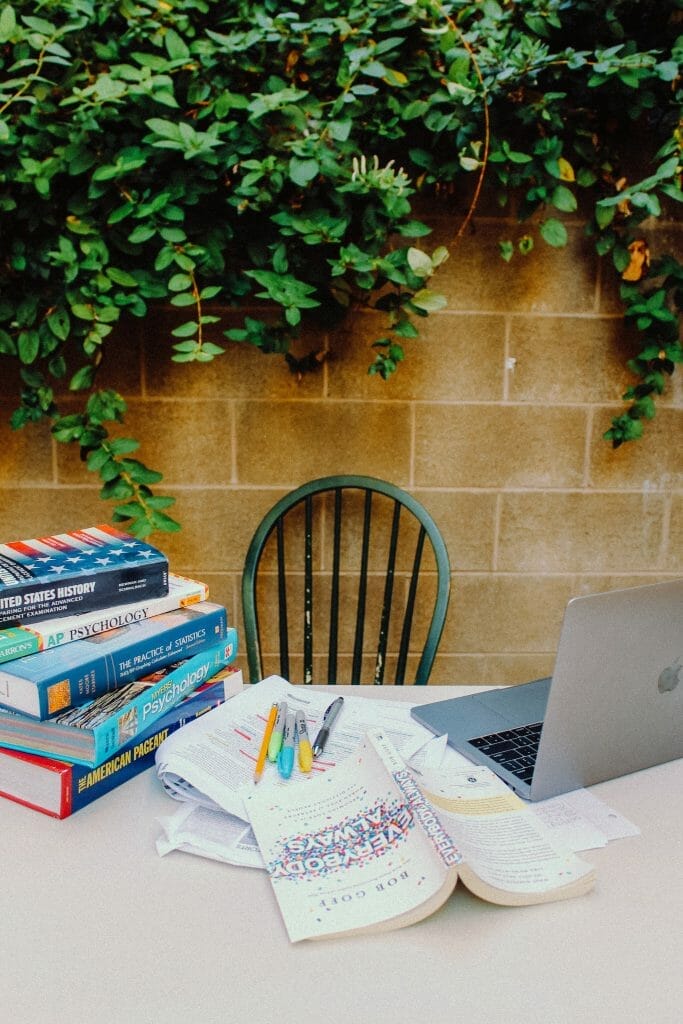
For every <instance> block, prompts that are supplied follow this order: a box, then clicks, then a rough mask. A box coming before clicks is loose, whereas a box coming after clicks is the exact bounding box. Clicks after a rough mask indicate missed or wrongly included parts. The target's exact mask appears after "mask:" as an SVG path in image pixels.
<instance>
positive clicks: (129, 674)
mask: <svg viewBox="0 0 683 1024" xmlns="http://www.w3.org/2000/svg"><path fill="white" fill-rule="evenodd" d="M201 607H202V608H205V609H206V611H205V612H204V613H203V614H201V615H197V616H196V617H195V613H194V612H193V613H192V615H193V617H192V618H190V619H182V621H180V622H177V621H173V624H172V625H171V624H169V625H168V626H167V627H164V626H163V623H164V620H163V618H161V619H158V620H155V621H158V623H159V629H158V630H156V631H153V632H151V633H147V634H146V635H143V636H141V637H139V638H138V639H136V638H135V631H133V632H132V633H131V638H132V640H131V642H129V643H123V642H122V643H121V645H120V646H117V647H116V648H115V649H113V650H112V649H109V650H107V651H104V652H98V645H97V643H92V644H90V643H87V642H83V643H82V644H80V645H79V646H80V647H81V648H82V649H83V653H84V657H83V659H81V658H80V657H79V659H78V661H77V663H75V664H64V663H62V664H60V663H59V662H58V661H57V660H56V659H55V661H54V664H53V659H52V657H51V656H50V655H49V654H46V653H45V652H43V653H42V654H40V655H38V658H39V660H40V661H41V663H42V661H43V660H44V658H47V661H46V665H45V668H46V669H47V671H48V672H49V674H47V675H42V676H41V677H38V676H35V677H33V678H27V677H26V675H24V671H23V666H22V664H21V663H20V664H19V666H18V668H17V669H15V668H14V667H13V666H12V665H11V664H10V666H9V668H5V669H3V670H1V671H0V704H1V705H2V706H3V707H6V708H9V709H10V710H11V711H20V712H21V713H22V714H24V715H28V716H29V717H32V718H37V719H39V720H40V721H44V720H45V719H49V718H54V717H55V715H58V714H59V713H60V712H61V711H63V710H64V709H65V708H68V707H74V706H78V705H80V704H84V703H86V701H89V700H93V699H94V698H95V697H99V696H102V694H104V693H108V692H109V691H110V690H114V689H117V688H119V687H121V686H123V685H124V684H125V683H127V682H131V681H133V680H135V679H139V678H140V677H141V676H143V675H145V674H147V673H148V672H152V671H154V669H157V668H163V667H164V665H170V664H171V663H172V662H173V661H176V660H177V659H178V657H188V656H189V655H191V654H195V653H199V652H200V651H202V650H205V649H206V648H207V647H210V646H211V645H212V644H215V643H216V642H217V641H218V640H219V639H221V638H223V637H224V636H225V634H226V630H227V615H226V611H225V608H223V607H222V606H221V605H211V606H207V605H203V606H201ZM172 617H173V616H172ZM173 618H174V619H175V617H173ZM27 690H28V691H29V693H28V694H27ZM27 697H32V698H33V699H32V700H31V705H32V706H29V703H28V700H27Z"/></svg>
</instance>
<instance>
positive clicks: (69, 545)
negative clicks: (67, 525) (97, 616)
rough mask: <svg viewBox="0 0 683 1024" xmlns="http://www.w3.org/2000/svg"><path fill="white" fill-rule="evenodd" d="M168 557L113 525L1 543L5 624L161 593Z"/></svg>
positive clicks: (1, 618)
mask: <svg viewBox="0 0 683 1024" xmlns="http://www.w3.org/2000/svg"><path fill="white" fill-rule="evenodd" d="M167 593H168V561H167V559H166V557H165V555H163V554H162V553H161V551H158V550H157V549H156V548H154V547H152V545H151V544H146V543H145V542H144V541H141V540H136V539H135V538H134V537H131V536H130V535H129V534H126V533H122V532H121V531H120V530H116V529H115V528H114V527H112V526H106V525H104V526H93V527H88V528H86V529H82V530H74V531H73V532H72V533H59V534H56V535H55V536H53V537H38V538H35V539H33V540H22V541H10V542H7V543H5V544H0V624H2V623H6V622H14V623H26V622H32V621H38V620H40V619H47V618H50V617H52V616H58V615H71V614H80V613H81V612H86V611H93V610H95V609H98V608H107V607H110V606H113V605H119V604H126V603H128V602H131V601H139V600H140V599H141V598H142V597H161V596H163V595H164V594H167Z"/></svg>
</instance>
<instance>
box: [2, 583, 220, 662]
mask: <svg viewBox="0 0 683 1024" xmlns="http://www.w3.org/2000/svg"><path fill="white" fill-rule="evenodd" d="M208 597H209V588H208V587H207V585H206V584H205V583H200V582H199V581H198V580H191V579H187V578H186V577H185V576H178V575H176V574H175V573H170V574H169V577H168V594H165V595H164V596H163V597H150V598H148V599H146V600H145V599H143V600H141V601H135V602H133V603H132V604H120V605H116V607H114V608H101V609H100V608H98V609H97V610H96V611H92V612H83V614H82V615H64V616H62V617H60V618H56V619H41V621H40V622H31V625H30V626H0V665H1V664H3V662H7V661H16V659H17V658H26V657H27V656H28V655H29V654H38V653H39V652H40V651H49V650H52V648H53V647H61V646H62V644H70V643H73V641H74V640H85V639H87V638H88V637H90V636H95V635H96V634H98V633H106V632H107V631H108V630H110V629H118V628H119V627H121V626H130V625H131V624H132V623H133V622H139V621H140V620H141V619H151V618H152V617H153V616H154V615H163V613H164V612H171V611H174V610H175V609H176V608H185V607H187V606H188V605H191V604H198V603H199V602H200V601H206V600H208Z"/></svg>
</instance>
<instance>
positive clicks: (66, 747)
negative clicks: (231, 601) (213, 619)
mask: <svg viewBox="0 0 683 1024" xmlns="http://www.w3.org/2000/svg"><path fill="white" fill-rule="evenodd" d="M236 655H237V631H236V630H235V629H234V628H233V627H232V626H229V627H228V629H227V633H226V636H225V638H224V639H223V640H221V641H220V642H219V643H217V644H215V645H214V646H213V647H209V648H207V650H205V651H202V652H201V653H199V654H194V655H193V656H192V657H190V658H185V659H182V660H180V661H177V662H173V663H172V664H170V665H166V666H165V667H164V668H161V669H159V670H158V671H157V672H154V673H152V674H151V675H150V676H146V677H144V678H142V677H141V678H140V679H138V680H137V681H136V682H133V683H127V684H126V685H125V686H122V687H120V688H119V689H117V690H112V691H111V692H110V693H105V694H103V695H102V696H101V697H96V698H95V699H94V700H91V701H89V702H88V703H87V704H81V705H80V706H78V707H75V708H69V709H68V710H66V711H62V712H61V713H60V714H59V715H57V716H56V717H55V718H51V719H50V720H49V721H47V722H40V721H36V720H35V719H33V718H28V717H27V716H26V715H19V714H17V713H16V712H12V711H2V710H0V747H11V748H13V749H15V750H25V751H27V752H28V753H34V754H45V755H47V756H48V757H54V758H56V760H58V761H75V762H76V763H77V764H85V765H89V766H90V767H93V768H96V767H97V766H98V765H100V764H102V763H103V761H106V760H107V758H109V757H111V756H112V754H115V753H116V752H117V751H118V750H120V749H121V748H122V747H125V745H126V744H127V743H130V741H131V740H133V739H135V738H136V737H137V736H140V735H141V734H142V733H143V732H144V731H145V730H146V729H149V727H150V726H151V725H153V724H154V723H155V722H157V721H158V719H160V718H161V716H162V715H164V714H165V713H166V712H167V711H169V710H170V709H171V708H173V707H175V705H176V704H179V703H180V701H181V700H183V698H184V697H186V696H187V695H188V694H189V693H192V692H193V691H194V690H196V689H197V688H198V687H199V686H201V685H202V684H203V683H205V682H207V680H209V679H211V678H212V676H214V675H215V674H216V673H217V672H219V671H220V670H221V669H223V668H225V667H226V665H230V664H232V662H233V661H234V660H235V657H236Z"/></svg>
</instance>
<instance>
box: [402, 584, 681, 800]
mask: <svg viewBox="0 0 683 1024" xmlns="http://www.w3.org/2000/svg"><path fill="white" fill-rule="evenodd" d="M412 714H413V716H414V717H415V718H416V719H417V720H418V722H421V723H422V724H423V725H425V726H427V728H428V729H431V731H432V732H434V733H436V734H437V735H442V734H443V733H447V734H448V743H449V744H450V745H451V746H452V747H454V748H455V749H456V750H458V751H460V752H461V753H462V754H464V755H465V756H466V757H468V758H470V759H471V760H472V761H474V762H475V763H477V764H485V765H487V766H488V767H489V768H492V769H493V771H495V772H496V774H497V775H499V776H500V777H501V778H502V779H503V780H504V781H505V782H507V783H508V785H510V786H511V787H512V788H513V789H514V790H515V791H516V792H517V793H518V794H519V795H520V796H521V797H523V798H524V799H527V800H543V799H545V798H546V797H551V796H556V795H558V794H559V793H566V792H569V791H570V790H574V789H579V788H581V787H582V786H590V785H593V784H594V783H596V782H602V781H604V780H605V779H612V778H616V777H617V776H620V775H627V774H628V773H629V772H635V771H638V770H640V769H641V768H648V767H650V766H651V765H655V764H661V763H663V762H664V761H672V760H674V759H675V758H678V757H683V579H681V580H673V581H670V582H666V583H655V584H650V585H648V586H642V587H631V588H629V589H627V590H613V591H609V592H608V593H602V594H589V595H586V596H582V597H575V598H572V600H571V601H570V602H569V604H568V605H567V608H566V610H565V614H564V619H563V623H562V631H561V634H560V642H559V646H558V650H557V657H556V661H555V668H554V671H553V675H552V677H551V678H548V679H538V680H535V681H534V682H531V683H525V684H522V685H520V686H512V687H508V688H506V689H500V690H488V691H483V692H482V693H481V694H473V695H471V696H466V697H455V698H451V699H450V700H445V701H437V702H436V703H434V704H425V705H422V706H418V707H415V708H413V710H412ZM518 744H521V750H520V747H519V746H518Z"/></svg>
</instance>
